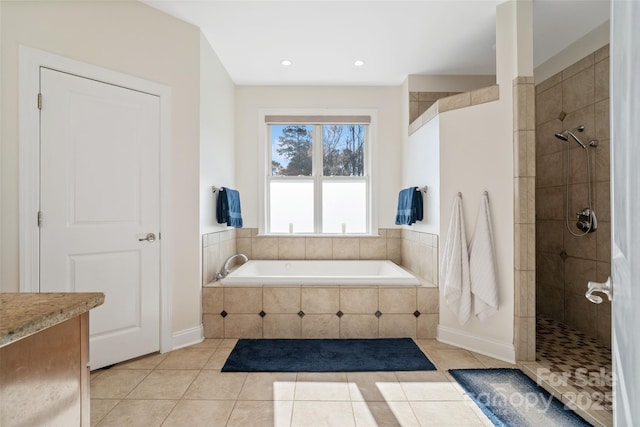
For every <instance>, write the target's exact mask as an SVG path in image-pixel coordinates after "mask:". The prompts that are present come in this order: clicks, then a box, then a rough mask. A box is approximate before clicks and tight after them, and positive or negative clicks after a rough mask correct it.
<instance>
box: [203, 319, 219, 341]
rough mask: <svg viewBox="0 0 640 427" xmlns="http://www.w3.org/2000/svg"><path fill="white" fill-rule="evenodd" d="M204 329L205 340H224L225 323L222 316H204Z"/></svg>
mask: <svg viewBox="0 0 640 427" xmlns="http://www.w3.org/2000/svg"><path fill="white" fill-rule="evenodd" d="M202 327H203V329H204V337H205V338H224V321H223V318H222V316H220V314H203V315H202Z"/></svg>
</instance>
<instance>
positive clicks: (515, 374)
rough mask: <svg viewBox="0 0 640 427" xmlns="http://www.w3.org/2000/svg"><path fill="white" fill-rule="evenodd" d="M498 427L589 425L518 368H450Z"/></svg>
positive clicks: (568, 426) (567, 426)
mask: <svg viewBox="0 0 640 427" xmlns="http://www.w3.org/2000/svg"><path fill="white" fill-rule="evenodd" d="M449 373H450V374H451V376H453V378H455V379H456V381H458V383H460V385H461V386H462V388H464V389H465V391H466V392H467V394H468V395H469V396H470V397H471V398H472V399H473V401H474V402H476V404H478V406H479V407H480V409H482V412H484V413H485V415H486V416H487V417H489V419H490V420H491V422H492V423H493V424H495V425H496V426H517V427H521V426H523V427H526V426H531V427H545V426H548V427H552V426H554V427H555V426H562V427H573V426H581V427H582V426H590V425H591V424H589V423H588V422H586V421H585V420H583V419H582V418H581V417H580V416H578V415H577V414H576V413H575V412H573V411H572V410H571V409H569V408H566V407H565V406H564V404H563V403H561V402H560V401H559V400H558V399H556V398H555V397H553V396H552V395H551V394H549V392H547V391H546V390H545V389H543V388H542V387H540V386H539V385H538V384H536V383H535V382H534V381H533V380H532V379H531V378H529V377H528V376H526V375H525V374H523V373H522V372H521V371H520V370H519V369H450V370H449Z"/></svg>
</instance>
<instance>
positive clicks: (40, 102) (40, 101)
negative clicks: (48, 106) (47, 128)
mask: <svg viewBox="0 0 640 427" xmlns="http://www.w3.org/2000/svg"><path fill="white" fill-rule="evenodd" d="M38 110H42V94H41V93H39V94H38Z"/></svg>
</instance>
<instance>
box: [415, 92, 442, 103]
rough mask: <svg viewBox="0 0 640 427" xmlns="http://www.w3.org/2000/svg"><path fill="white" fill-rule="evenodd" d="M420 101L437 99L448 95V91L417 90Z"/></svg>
mask: <svg viewBox="0 0 640 427" xmlns="http://www.w3.org/2000/svg"><path fill="white" fill-rule="evenodd" d="M417 93H418V99H419V100H420V101H437V100H438V99H440V98H446V97H447V96H449V92H417Z"/></svg>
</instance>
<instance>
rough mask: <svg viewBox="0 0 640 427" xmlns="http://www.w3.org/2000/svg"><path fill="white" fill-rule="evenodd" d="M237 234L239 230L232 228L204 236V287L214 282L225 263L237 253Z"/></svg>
mask: <svg viewBox="0 0 640 427" xmlns="http://www.w3.org/2000/svg"><path fill="white" fill-rule="evenodd" d="M236 232H237V230H236V229H234V228H232V229H229V230H223V231H220V232H216V233H209V234H204V235H203V236H202V284H203V285H205V284H207V283H209V282H212V281H214V280H215V277H216V273H217V272H219V271H220V269H221V268H222V265H223V264H224V261H225V260H226V259H227V258H228V257H230V256H231V255H233V254H234V253H236ZM247 255H248V254H247Z"/></svg>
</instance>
